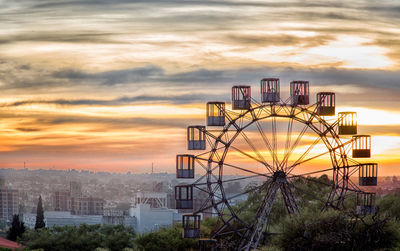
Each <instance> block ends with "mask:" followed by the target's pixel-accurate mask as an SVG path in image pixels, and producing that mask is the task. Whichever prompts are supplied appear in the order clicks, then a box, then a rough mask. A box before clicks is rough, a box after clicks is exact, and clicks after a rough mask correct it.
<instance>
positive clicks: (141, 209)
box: [129, 204, 182, 233]
mask: <svg viewBox="0 0 400 251" xmlns="http://www.w3.org/2000/svg"><path fill="white" fill-rule="evenodd" d="M129 216H131V217H135V218H136V228H135V231H136V232H138V233H144V232H149V231H155V230H157V229H159V228H160V227H164V226H172V224H173V223H174V222H176V221H180V220H181V219H182V216H181V215H180V214H179V213H178V211H177V210H176V209H168V208H152V207H150V204H137V205H136V207H134V208H131V209H129Z"/></svg>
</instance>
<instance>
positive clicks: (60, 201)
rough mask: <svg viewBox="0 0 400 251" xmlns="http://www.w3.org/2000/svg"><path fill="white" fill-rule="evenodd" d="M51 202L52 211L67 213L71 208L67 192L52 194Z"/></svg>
mask: <svg viewBox="0 0 400 251" xmlns="http://www.w3.org/2000/svg"><path fill="white" fill-rule="evenodd" d="M52 201H53V207H54V211H69V210H70V208H71V206H70V203H71V201H70V192H69V191H56V192H54V194H53V198H52Z"/></svg>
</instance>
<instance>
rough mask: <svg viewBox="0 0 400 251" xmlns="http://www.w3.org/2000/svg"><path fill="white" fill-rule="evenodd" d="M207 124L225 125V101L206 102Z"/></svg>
mask: <svg viewBox="0 0 400 251" xmlns="http://www.w3.org/2000/svg"><path fill="white" fill-rule="evenodd" d="M207 125H208V126H224V125H225V102H217V101H216V102H208V103H207Z"/></svg>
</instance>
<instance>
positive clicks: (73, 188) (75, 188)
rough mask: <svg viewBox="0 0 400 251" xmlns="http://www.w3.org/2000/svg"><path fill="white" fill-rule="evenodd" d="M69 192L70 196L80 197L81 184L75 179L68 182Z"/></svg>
mask: <svg viewBox="0 0 400 251" xmlns="http://www.w3.org/2000/svg"><path fill="white" fill-rule="evenodd" d="M69 192H70V196H71V197H82V184H81V183H80V182H77V181H71V182H70V183H69Z"/></svg>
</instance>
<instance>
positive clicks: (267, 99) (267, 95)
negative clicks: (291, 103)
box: [260, 78, 280, 103]
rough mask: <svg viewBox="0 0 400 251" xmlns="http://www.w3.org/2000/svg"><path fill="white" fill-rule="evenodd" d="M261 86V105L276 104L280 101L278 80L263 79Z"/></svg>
mask: <svg viewBox="0 0 400 251" xmlns="http://www.w3.org/2000/svg"><path fill="white" fill-rule="evenodd" d="M260 85H261V101H262V102H263V103H276V102H279V101H280V95H279V88H280V86H279V78H263V79H261V81H260Z"/></svg>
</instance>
